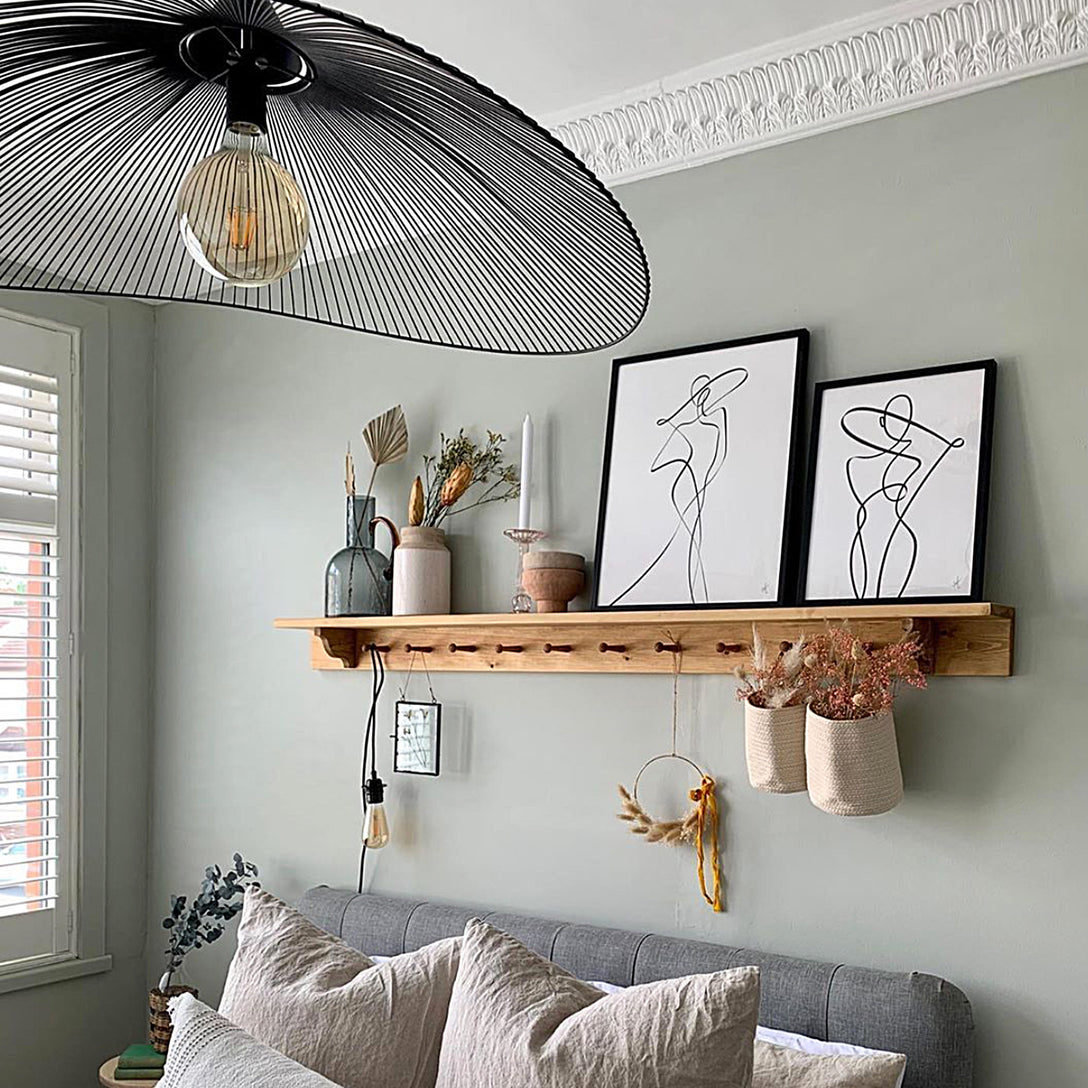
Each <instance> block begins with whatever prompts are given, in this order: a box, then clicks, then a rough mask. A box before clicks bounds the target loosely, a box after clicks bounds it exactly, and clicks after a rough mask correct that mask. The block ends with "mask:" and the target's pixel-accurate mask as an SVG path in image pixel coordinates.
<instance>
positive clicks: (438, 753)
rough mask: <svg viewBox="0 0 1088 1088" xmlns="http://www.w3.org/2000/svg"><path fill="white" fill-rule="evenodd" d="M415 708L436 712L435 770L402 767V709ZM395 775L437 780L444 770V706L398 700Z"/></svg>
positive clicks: (395, 723) (394, 755)
mask: <svg viewBox="0 0 1088 1088" xmlns="http://www.w3.org/2000/svg"><path fill="white" fill-rule="evenodd" d="M406 706H414V707H426V708H427V709H428V710H433V711H434V770H433V771H417V770H406V769H405V768H404V767H402V766H401V765H400V762H401V760H400V755H401V738H400V712H401V707H406ZM393 723H394V725H393V773H394V774H417V775H424V776H425V777H428V778H437V777H438V775H439V772H440V771H441V769H442V704H441V703H437V702H423V701H422V700H419V699H398V700H397V703H396V709H395V711H394V715H393Z"/></svg>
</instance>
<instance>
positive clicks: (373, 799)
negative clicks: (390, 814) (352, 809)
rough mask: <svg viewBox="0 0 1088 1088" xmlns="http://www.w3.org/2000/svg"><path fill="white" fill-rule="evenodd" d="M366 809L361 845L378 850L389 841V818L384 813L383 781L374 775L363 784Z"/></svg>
mask: <svg viewBox="0 0 1088 1088" xmlns="http://www.w3.org/2000/svg"><path fill="white" fill-rule="evenodd" d="M363 795H364V797H365V798H366V811H365V814H364V817H363V845H364V846H365V847H366V848H367V849H368V850H380V849H381V848H382V847H383V846H385V845H386V843H388V842H389V820H388V818H387V817H386V815H385V783H384V782H383V781H382V780H381V779H380V778H378V777H377V775H374V776H373V777H371V778H368V779H367V782H366V785H365V786H363Z"/></svg>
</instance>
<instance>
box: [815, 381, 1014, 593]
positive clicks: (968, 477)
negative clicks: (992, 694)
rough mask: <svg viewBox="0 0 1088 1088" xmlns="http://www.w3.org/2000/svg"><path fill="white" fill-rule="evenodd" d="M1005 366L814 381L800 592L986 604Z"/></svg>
mask: <svg viewBox="0 0 1088 1088" xmlns="http://www.w3.org/2000/svg"><path fill="white" fill-rule="evenodd" d="M996 381H997V363H996V362H995V361H994V360H993V359H983V360H980V361H978V362H970V363H950V364H948V365H943V366H932V367H920V368H918V369H914V370H900V371H893V372H891V373H886V374H875V375H866V376H861V377H856V378H836V379H834V380H833V381H826V382H817V383H816V389H815V396H814V398H813V409H812V434H811V444H810V450H809V470H808V480H807V486H808V491H807V501H806V507H807V510H806V515H805V519H804V522H803V525H802V535H801V540H800V545H801V547H800V556H799V560H800V568H801V573H800V578H799V580H798V587H799V593H800V597H801V599H802V600H803V601H805V602H806V603H810V604H825V603H835V604H855V603H859V602H862V601H864V602H866V603H888V604H891V603H893V602H897V601H903V600H911V601H919V602H921V601H928V602H933V603H939V602H945V601H962V600H965V599H967V600H970V599H974V600H981V599H982V576H983V566H984V563H985V558H986V521H987V512H988V510H987V507H988V502H989V481H990V450H991V447H992V444H993V419H994V398H995V389H996Z"/></svg>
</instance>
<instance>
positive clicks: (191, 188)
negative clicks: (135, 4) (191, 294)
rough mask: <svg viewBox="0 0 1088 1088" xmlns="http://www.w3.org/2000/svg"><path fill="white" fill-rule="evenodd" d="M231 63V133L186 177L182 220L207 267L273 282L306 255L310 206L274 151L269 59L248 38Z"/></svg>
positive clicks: (240, 283) (237, 283)
mask: <svg viewBox="0 0 1088 1088" xmlns="http://www.w3.org/2000/svg"><path fill="white" fill-rule="evenodd" d="M199 44H200V43H197V45H198V46H199ZM187 48H188V49H189V50H190V51H191V52H193V51H195V48H196V47H194V45H193V44H192V43H191V42H190V43H189V44H188V46H187ZM183 55H184V54H183ZM225 63H226V64H227V65H228V66H229V67H228V72H227V77H226V83H227V131H226V134H225V135H224V137H223V143H222V145H221V146H220V148H219V150H218V151H216V152H215V153H214V154H212V155H209V156H208V158H206V159H204V160H202V161H201V162H199V163H197V165H196V166H194V167H193V169H192V170H190V171H189V174H188V175H187V177H186V178H185V180H184V181H183V182H182V184H181V189H180V190H179V192H178V202H177V209H178V226H179V227H180V229H181V236H182V238H183V239H184V241H185V247H186V249H188V251H189V253H190V254H191V256H192V257H193V259H194V260H195V261H196V263H197V264H198V265H200V267H201V268H203V269H204V270H205V271H206V272H208V273H210V274H211V275H213V276H215V277H216V278H217V279H220V280H223V281H225V282H226V283H228V284H230V285H231V286H233V287H266V286H268V285H269V284H270V283H275V282H276V281H277V280H280V279H282V278H283V277H284V276H286V275H287V274H288V273H289V272H290V271H291V269H292V268H294V267H295V265H297V264H298V262H299V260H300V259H301V257H302V254H303V252H304V251H305V249H306V242H307V239H308V238H309V235H310V211H309V207H308V205H307V203H306V197H305V195H304V194H303V192H302V189H301V188H300V187H299V185H298V182H296V181H295V179H294V178H293V177H292V176H291V175H290V173H289V172H288V171H287V170H286V169H285V168H284V167H283V166H281V165H280V164H279V163H278V162H276V161H275V159H273V158H272V157H271V156H270V155H269V154H268V150H267V145H268V141H267V138H266V135H265V134H266V132H267V131H268V120H267V108H268V106H267V96H268V82H267V81H268V79H269V78H272V77H270V76H269V75H268V72H269V64H268V61H267V60H266V59H265V58H264V57H263V56H261V55H260V50H259V49H257V48H255V47H254V46H253V44H252V41H248V42H247V40H246V39H245V38H243V39H242V40H241V41H240V43H239V46H238V48H236V49H234V50H233V51H232V52H230V53H229V54H228V55H227V56H226V58H225Z"/></svg>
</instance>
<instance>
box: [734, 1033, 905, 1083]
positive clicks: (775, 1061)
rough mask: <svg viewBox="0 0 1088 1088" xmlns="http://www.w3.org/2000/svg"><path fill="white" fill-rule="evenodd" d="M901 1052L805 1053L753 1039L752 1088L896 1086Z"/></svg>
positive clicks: (902, 1067)
mask: <svg viewBox="0 0 1088 1088" xmlns="http://www.w3.org/2000/svg"><path fill="white" fill-rule="evenodd" d="M906 1064H907V1059H906V1058H905V1057H904V1056H903V1055H902V1054H865V1055H853V1054H806V1053H804V1052H803V1051H801V1050H794V1049H793V1048H792V1047H787V1046H776V1045H775V1044H774V1043H765V1042H764V1041H763V1040H762V1039H757V1040H756V1046H755V1075H754V1076H753V1078H752V1088H896V1085H897V1084H898V1083H899V1078H900V1076H901V1075H902V1073H903V1069H904V1067H905V1066H906Z"/></svg>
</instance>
